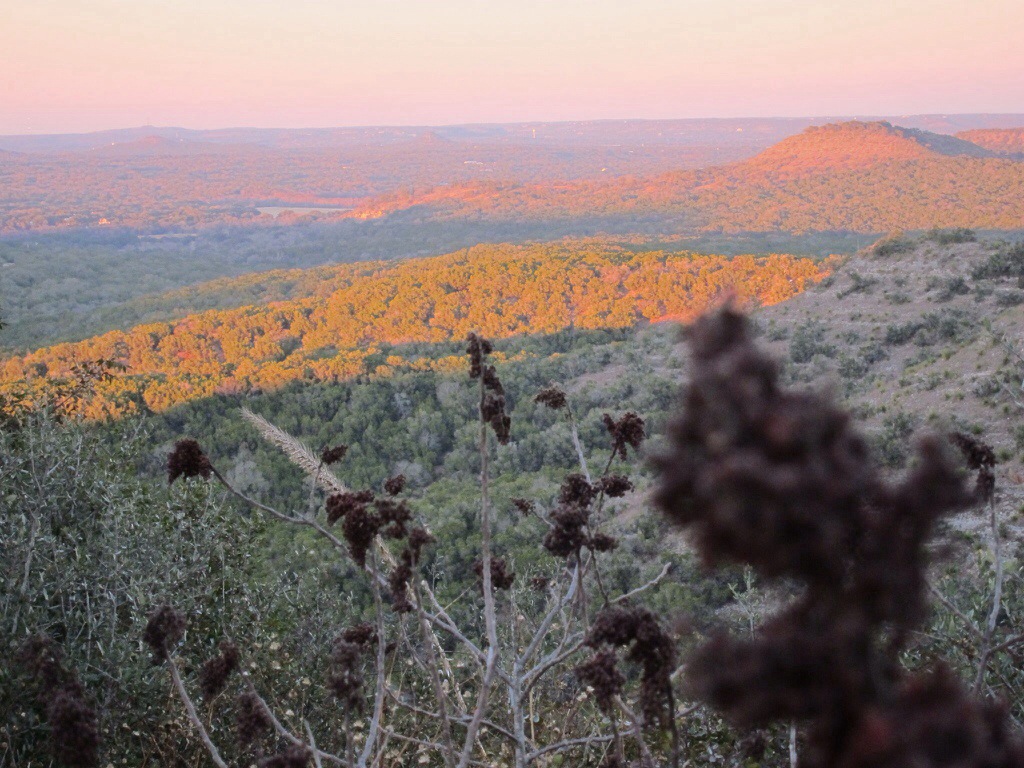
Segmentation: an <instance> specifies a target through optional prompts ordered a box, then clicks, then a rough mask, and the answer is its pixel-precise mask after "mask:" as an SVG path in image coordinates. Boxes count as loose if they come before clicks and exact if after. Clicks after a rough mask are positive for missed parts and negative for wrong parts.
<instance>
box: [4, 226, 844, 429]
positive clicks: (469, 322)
mask: <svg viewBox="0 0 1024 768" xmlns="http://www.w3.org/2000/svg"><path fill="white" fill-rule="evenodd" d="M828 269H829V267H828V265H827V264H825V265H823V264H821V263H819V262H815V261H813V260H811V259H806V258H795V257H792V256H781V255H777V256H768V257H761V258H757V257H753V256H737V257H732V258H729V257H723V256H704V255H699V254H694V253H690V252H686V251H644V252H635V251H633V250H631V249H630V248H628V247H624V246H619V245H612V244H607V243H606V244H601V243H600V242H597V241H593V240H589V241H579V242H564V243H557V244H539V245H528V246H513V245H493V246H478V247H475V248H471V249H468V250H465V251H459V252H457V253H453V254H449V255H447V256H440V257H435V258H426V259H416V260H411V261H404V262H398V263H394V262H392V263H381V262H363V263H359V264H352V265H346V266H340V267H333V268H323V267H322V268H318V269H317V270H316V272H315V275H314V277H315V281H316V282H317V283H318V286H319V287H318V289H317V291H316V294H315V295H312V296H309V297H308V298H304V299H298V300H294V301H281V302H273V303H270V304H268V305H266V306H250V307H242V308H240V309H233V310H226V311H208V312H203V313H201V314H195V315H189V316H187V317H184V318H182V319H180V320H177V321H174V322H167V323H152V324H149V325H143V326H138V327H135V328H132V329H131V330H128V331H113V332H110V333H106V334H104V335H102V336H98V337H95V338H92V339H88V340H86V341H83V342H79V343H69V344H58V345H55V346H53V347H48V348H45V349H41V350H38V351H36V352H33V353H30V354H28V355H25V356H23V357H19V358H11V359H9V360H7V361H6V362H3V363H0V381H4V382H7V383H14V384H15V386H18V385H17V384H16V382H18V381H22V380H28V381H29V382H30V384H31V385H33V386H41V387H45V386H46V377H47V376H56V377H62V376H67V375H69V374H70V373H71V372H72V370H73V368H74V366H75V365H76V363H77V362H80V361H84V360H96V359H100V358H103V359H114V360H118V361H121V362H123V363H124V364H125V365H127V366H128V369H127V372H126V375H125V376H123V377H121V378H119V379H118V380H117V382H115V383H113V384H111V385H110V386H109V387H107V389H106V392H107V394H108V395H109V399H108V402H111V403H117V402H119V400H123V399H124V398H129V397H130V398H140V399H141V401H142V402H144V403H145V404H146V405H147V406H149V407H150V408H152V409H154V410H163V409H165V408H168V407H170V406H172V405H175V404H177V403H181V402H185V401H188V400H193V399H196V398H200V397H206V396H209V395H211V394H214V393H215V392H234V391H250V390H253V389H272V388H277V387H279V386H281V385H283V384H285V383H287V382H290V381H296V380H302V379H310V380H326V381H331V380H339V379H348V378H351V377H353V376H356V375H359V374H363V373H373V372H375V371H377V369H378V368H381V370H382V371H383V372H384V373H385V374H386V372H387V371H388V370H389V369H391V368H396V367H397V368H407V367H410V366H411V367H413V368H415V367H416V365H417V363H416V360H415V359H408V360H407V359H405V358H403V357H401V355H399V356H397V357H395V358H394V359H393V360H392V359H391V357H390V356H389V355H388V354H385V353H383V352H382V351H381V350H382V348H386V347H387V345H397V344H415V343H436V342H446V343H447V342H452V341H456V342H459V341H461V340H462V339H464V338H465V337H466V335H467V334H468V333H469V332H471V331H476V332H480V333H483V334H485V335H486V336H488V337H491V338H507V337H510V336H514V335H518V334H536V333H553V332H556V331H561V330H564V329H567V328H579V329H599V328H626V327H631V326H633V325H642V324H646V323H650V322H658V321H663V320H673V319H675V320H678V319H687V318H692V317H694V316H695V315H697V314H699V313H700V312H701V311H703V310H704V309H706V308H707V307H708V306H709V305H710V304H712V303H713V302H716V301H721V300H722V299H723V297H724V296H726V295H732V296H734V297H735V299H736V301H737V302H739V303H740V304H744V305H769V304H774V303H777V302H780V301H784V300H785V299H788V298H789V297H791V296H793V295H794V294H796V293H799V292H800V291H802V290H803V289H804V288H805V286H807V285H808V284H810V283H813V282H815V281H817V280H820V279H822V278H823V277H824V276H825V275H826V274H827V273H828ZM282 277H286V278H287V279H288V280H290V281H293V280H298V279H299V276H297V275H294V274H293V275H282ZM396 354H398V353H397V352H396ZM117 407H118V408H121V409H123V408H125V407H128V406H126V405H125V404H124V403H120V404H119V405H118V406H117Z"/></svg>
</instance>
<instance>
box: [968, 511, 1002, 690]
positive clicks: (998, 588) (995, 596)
mask: <svg viewBox="0 0 1024 768" xmlns="http://www.w3.org/2000/svg"><path fill="white" fill-rule="evenodd" d="M988 508H989V520H990V524H991V527H992V555H993V557H994V558H995V569H996V574H995V577H996V578H995V585H994V587H993V589H992V610H991V611H990V612H989V615H988V623H987V624H986V626H985V637H984V642H983V646H982V647H983V649H984V650H983V651H982V654H981V659H980V660H979V661H978V674H977V676H976V677H975V678H974V695H975V696H977V695H978V692H979V691H980V690H981V683H982V681H983V680H984V679H985V670H986V669H987V668H988V660H989V659H990V658H991V657H992V637H993V636H994V635H995V631H996V625H997V624H998V622H999V612H1000V611H1001V610H1002V607H1003V552H1002V546H1001V543H1000V541H999V522H998V521H997V520H996V504H995V500H994V499H992V498H990V499H989V502H988Z"/></svg>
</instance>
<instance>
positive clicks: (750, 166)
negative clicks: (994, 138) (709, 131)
mask: <svg viewBox="0 0 1024 768" xmlns="http://www.w3.org/2000/svg"><path fill="white" fill-rule="evenodd" d="M936 156H945V157H993V156H994V155H993V153H992V152H989V151H988V150H986V149H983V148H982V147H980V146H978V145H977V144H972V143H971V142H970V141H965V140H963V139H962V138H957V137H954V136H944V135H941V134H938V133H931V132H929V131H922V130H918V129H912V128H901V127H898V126H894V125H892V124H891V123H888V122H884V121H880V122H871V123H864V122H859V121H855V120H854V121H850V122H846V123H834V124H831V125H823V126H820V127H818V126H812V127H810V128H807V129H806V130H805V131H803V132H802V133H800V134H798V135H796V136H792V137H790V138H788V139H784V140H782V141H781V142H779V143H778V144H775V145H774V146H772V147H770V148H768V149H766V150H765V151H763V152H761V153H760V154H759V155H757V156H756V157H754V158H752V159H750V160H748V161H746V162H744V163H741V164H740V165H739V166H738V167H737V170H738V172H739V173H751V172H753V171H755V170H760V171H763V172H765V173H770V174H774V175H778V176H796V175H802V174H814V173H828V172H836V171H845V170H853V169H862V168H868V167H870V166H873V165H879V164H882V163H893V162H906V161H911V160H929V159H934V158H936Z"/></svg>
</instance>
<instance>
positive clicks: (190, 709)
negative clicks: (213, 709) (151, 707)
mask: <svg viewBox="0 0 1024 768" xmlns="http://www.w3.org/2000/svg"><path fill="white" fill-rule="evenodd" d="M166 655H167V668H168V669H169V670H170V671H171V681H172V682H173V683H174V688H175V690H176V691H177V692H178V698H180V699H181V703H182V704H184V705H185V714H187V715H188V719H189V721H190V722H191V723H192V727H193V728H195V729H196V732H197V733H198V734H199V738H200V739H202V742H203V746H204V747H206V751H207V752H208V753H209V755H210V759H211V760H212V761H213V764H214V765H216V766H217V768H228V764H227V763H225V762H224V759H223V758H222V757H221V756H220V752H218V751H217V745H216V744H214V743H213V739H211V738H210V734H209V733H208V732H207V730H206V726H205V725H203V721H202V720H200V719H199V715H198V713H197V712H196V707H195V704H193V703H192V699H191V697H189V695H188V691H186V690H185V684H184V683H183V682H182V681H181V675H179V674H178V665H177V664H175V663H174V657H173V656H171V654H169V653H168V654H166Z"/></svg>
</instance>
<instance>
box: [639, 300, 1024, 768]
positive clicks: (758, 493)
mask: <svg viewBox="0 0 1024 768" xmlns="http://www.w3.org/2000/svg"><path fill="white" fill-rule="evenodd" d="M689 341H690V345H691V349H692V353H693V354H692V357H693V373H692V380H691V383H690V385H689V386H688V387H687V389H686V390H685V393H684V402H683V409H682V412H681V413H680V414H679V416H678V417H677V418H676V419H675V420H674V421H673V423H672V424H671V425H670V428H669V438H670V443H671V450H670V453H668V454H667V455H665V456H663V457H662V458H660V459H659V461H658V465H659V469H660V472H661V481H660V487H659V489H658V492H657V496H656V499H657V503H658V504H659V506H660V507H661V508H662V510H663V511H664V512H665V514H666V515H667V517H668V518H669V519H670V520H671V521H673V522H675V523H677V524H679V525H682V526H685V527H686V528H688V529H689V530H690V531H691V532H692V534H693V536H694V539H695V541H696V544H697V547H698V549H699V551H700V552H701V554H702V555H703V557H704V558H705V560H707V561H709V562H711V563H718V562H723V561H731V562H740V563H749V564H750V565H752V566H754V568H755V569H756V570H757V571H758V572H759V573H760V574H761V575H762V576H764V577H769V578H771V577H787V578H790V579H793V580H795V581H796V582H799V583H802V584H803V585H804V590H803V593H802V595H801V597H800V598H798V599H797V601H796V602H795V603H794V604H793V605H791V606H789V607H788V608H785V609H784V610H782V611H781V612H780V613H779V614H777V615H775V616H774V617H772V618H770V619H769V620H768V621H767V622H766V623H765V624H764V625H763V626H762V627H761V628H760V631H759V632H758V633H757V635H756V636H755V637H754V638H753V639H738V638H734V637H730V636H728V635H719V636H716V637H714V638H713V639H712V640H711V641H710V642H709V643H707V644H706V645H705V646H704V647H703V648H701V649H699V650H698V652H697V653H696V654H695V655H694V657H693V658H692V659H691V660H690V662H689V664H688V665H687V670H688V677H689V683H690V686H691V688H692V689H693V691H694V693H696V694H697V695H698V696H700V697H701V698H703V699H705V700H706V701H708V702H710V703H711V704H713V705H714V706H716V707H717V708H719V709H720V710H722V711H723V712H724V713H725V714H726V715H727V716H729V717H730V718H731V719H733V720H734V721H736V722H739V723H740V724H742V725H745V726H758V725H766V724H768V723H771V722H777V721H784V722H785V721H791V720H801V721H804V722H805V723H806V724H807V725H808V733H809V741H810V750H809V753H808V758H807V761H806V763H805V764H806V765H807V766H809V768H818V767H819V766H820V767H821V768H824V767H825V766H828V767H829V768H834V767H835V766H842V767H846V766H849V767H850V768H853V767H854V766H856V767H857V768H860V767H861V766H869V765H870V766H894V767H895V766H912V765H913V766H916V765H920V766H947V765H948V766H954V765H956V766H983V765H984V766H993V767H994V766H1007V767H1008V766H1011V765H1012V766H1020V765H1024V752H1022V751H1021V746H1020V744H1019V743H1018V742H1017V741H1015V740H1014V739H1013V738H1011V737H1010V736H1009V735H1008V733H1009V731H1008V726H1007V724H1006V720H1005V718H1004V717H1003V716H1002V715H1001V714H999V713H997V712H996V711H995V710H992V709H989V708H987V707H983V706H981V705H979V704H978V703H977V702H974V701H972V700H971V699H970V698H969V697H968V696H967V695H966V694H964V693H963V692H962V691H961V690H960V688H959V686H958V685H956V684H955V683H954V682H953V681H952V679H951V678H949V677H947V676H944V675H943V673H941V672H940V673H938V675H937V676H936V675H919V674H918V675H910V674H908V673H906V672H905V671H903V670H902V667H901V666H900V664H899V653H900V651H901V650H902V649H903V648H904V647H905V645H906V642H907V637H908V635H909V633H910V630H911V629H913V628H914V626H915V625H916V624H917V622H919V621H920V620H921V619H922V618H923V616H924V614H925V609H926V599H925V595H926V589H925V587H926V584H925V567H926V565H927V561H926V553H925V549H924V545H925V543H926V541H927V539H928V538H929V536H930V535H931V533H932V530H933V527H934V524H935V521H936V520H937V519H938V517H939V516H941V515H942V514H945V513H948V512H950V511H953V510H957V509H961V508H963V507H964V506H966V505H967V504H969V503H970V501H971V499H972V495H971V494H970V493H969V492H968V490H967V489H966V488H965V487H964V483H963V482H962V479H961V476H960V473H959V471H958V468H957V466H956V462H955V461H953V459H952V457H951V456H950V451H949V450H948V449H947V444H946V443H945V441H943V440H939V439H935V438H930V439H926V440H923V441H921V443H920V444H919V446H918V459H917V462H916V464H915V466H914V468H913V469H912V470H911V471H910V472H909V473H908V474H907V475H906V476H905V477H903V478H902V479H901V480H899V481H897V482H892V481H889V480H888V479H887V478H885V477H884V476H883V475H882V473H881V472H880V471H879V469H878V468H877V467H876V466H875V465H874V464H873V463H872V462H871V461H870V458H869V452H868V449H867V444H866V442H865V440H864V439H863V438H862V437H861V435H860V434H859V433H858V432H857V431H856V430H855V429H854V428H853V427H852V425H851V423H850V419H849V417H848V416H847V414H846V413H844V412H842V411H841V410H839V409H837V408H836V407H835V406H834V405H832V404H831V402H830V401H828V400H827V399H826V398H823V397H821V396H818V395H815V394H812V393H807V392H794V391H787V390H785V389H783V388H782V387H780V385H779V377H778V369H777V367H776V366H775V364H774V363H773V361H772V360H770V359H769V358H768V357H767V356H765V355H764V354H763V353H761V352H760V351H759V350H758V349H757V348H756V346H755V345H754V343H753V341H752V339H751V334H750V332H749V329H748V326H747V323H746V321H745V319H744V318H743V317H742V316H741V315H739V314H738V313H737V312H735V311H733V310H732V309H730V308H725V309H723V310H720V311H718V312H716V313H714V314H712V315H710V316H707V317H705V318H704V319H702V320H700V321H698V322H697V323H696V324H695V325H694V326H693V327H692V328H691V330H690V332H689ZM965 453H967V455H968V458H969V460H970V459H971V457H972V456H973V457H974V461H975V463H976V464H977V465H978V466H979V467H983V466H985V465H986V464H989V466H990V463H989V459H988V457H987V454H986V453H985V452H984V451H983V450H981V449H979V448H977V447H968V450H967V451H965ZM802 762H803V761H802Z"/></svg>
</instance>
